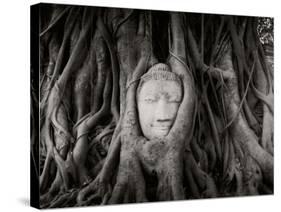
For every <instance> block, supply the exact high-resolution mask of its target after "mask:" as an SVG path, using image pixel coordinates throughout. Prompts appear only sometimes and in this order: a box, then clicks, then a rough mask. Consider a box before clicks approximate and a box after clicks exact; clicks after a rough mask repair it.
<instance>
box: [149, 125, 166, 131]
mask: <svg viewBox="0 0 281 212" xmlns="http://www.w3.org/2000/svg"><path fill="white" fill-rule="evenodd" d="M152 128H153V129H156V130H160V131H166V130H170V128H171V126H170V125H169V126H152Z"/></svg>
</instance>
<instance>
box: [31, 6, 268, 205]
mask: <svg viewBox="0 0 281 212" xmlns="http://www.w3.org/2000/svg"><path fill="white" fill-rule="evenodd" d="M30 30H31V38H32V41H31V44H30V45H31V66H30V68H31V90H30V91H31V94H30V95H31V121H30V122H31V123H30V124H31V156H30V157H31V158H30V160H31V173H32V175H31V177H32V182H33V183H32V184H31V205H32V206H34V207H37V208H62V207H81V206H97V205H113V204H127V203H146V202H161V201H178V200H194V199H210V198H224V197H241V196H258V195H272V194H274V171H273V169H274V131H273V129H274V18H273V17H264V16H239V15H227V14H225V15H223V14H211V13H195V12H181V11H163V10H148V9H134V8H116V7H98V6H81V5H80V6H78V5H70V4H45V3H42V4H38V5H34V6H31V26H30ZM38 111H39V112H38Z"/></svg>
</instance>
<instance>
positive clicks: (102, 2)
mask: <svg viewBox="0 0 281 212" xmlns="http://www.w3.org/2000/svg"><path fill="white" fill-rule="evenodd" d="M44 2H49V3H69V2H71V3H72V4H82V5H99V6H112V7H130V8H146V9H147V8H151V9H161V10H175V11H178V10H180V11H189V12H205V13H219V14H239V15H254V16H274V17H275V195H274V196H259V197H242V198H224V199H213V200H196V201H182V202H166V203H157V204H155V203H153V204H134V205H121V206H107V207H87V208H71V209H60V211H78V210H79V211H80V210H82V211H92V210H96V211H113V210H114V211H117V212H119V211H120V212H121V211H122V212H127V211H131V210H133V211H136V212H138V211H148V210H157V211H158V210H160V211H163V212H164V211H165V212H166V211H169V212H170V211H175V210H177V211H196V212H197V211H208V212H209V211H216V212H217V211H228V212H231V211H235V212H238V211H240V210H241V211H255V212H257V211H263V212H264V211H271V212H272V211H277V210H278V209H277V208H278V205H280V203H281V198H280V197H281V196H280V188H281V186H280V179H281V178H280V167H281V166H280V162H279V161H280V155H281V151H280V144H279V143H280V141H279V140H280V138H281V137H280V132H281V130H279V128H280V112H279V111H278V109H279V107H280V106H281V104H280V95H279V93H280V84H279V80H281V78H280V74H279V73H280V72H279V68H280V62H279V61H280V38H278V36H279V37H280V15H279V14H280V9H279V8H280V6H279V5H278V1H277V0H262V1H261V0H255V1H250V0H233V1H231V2H230V1H226V0H224V1H222V0H220V1H218V0H212V1H206V0H205V1H204V0H196V1H190V0H189V1H188V0H182V1H180V0H171V1H169V2H167V0H166V1H164V0H140V1H137V0H135V1H132V0H131V1H128V0H127V1H125V0H95V1H90V0H80V1H78V0H67V1H66V0H65V1H49V0H45V1H44ZM35 3H38V1H34V0H31V1H28V0H24V1H3V2H1V9H0V10H1V11H0V15H1V17H0V22H1V23H0V27H1V32H0V38H1V39H0V52H1V57H0V58H1V59H0V69H1V70H0V80H1V82H0V93H1V104H0V105H1V108H0V118H1V121H0V123H1V127H0V129H1V130H0V133H1V134H0V136H1V137H0V139H1V146H0V169H1V171H0V202H1V203H0V210H1V211H33V210H34V209H32V208H30V207H29V206H28V205H29V185H30V184H29V170H30V168H29V105H30V103H29V52H30V51H29V35H30V34H29V29H30V28H29V6H30V5H31V4H35Z"/></svg>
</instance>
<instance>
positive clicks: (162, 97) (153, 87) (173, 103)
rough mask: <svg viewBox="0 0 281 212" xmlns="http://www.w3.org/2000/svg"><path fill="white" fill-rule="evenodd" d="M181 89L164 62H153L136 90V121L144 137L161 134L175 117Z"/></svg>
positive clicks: (148, 137) (167, 131)
mask: <svg viewBox="0 0 281 212" xmlns="http://www.w3.org/2000/svg"><path fill="white" fill-rule="evenodd" d="M182 96H183V89H182V82H181V79H180V78H179V76H178V75H177V74H175V73H173V72H171V70H170V67H169V66H168V65H166V64H163V63H158V64H156V65H154V66H152V67H151V68H150V69H149V70H148V72H147V73H145V74H144V75H143V76H142V77H141V80H140V83H139V86H138V90H137V107H138V115H139V122H140V126H141V129H142V132H143V134H144V136H145V137H146V138H147V139H155V138H160V139H161V138H164V137H165V136H166V135H168V133H169V131H170V129H171V127H172V126H173V123H174V121H175V119H176V116H177V112H178V108H179V105H180V103H181V101H182Z"/></svg>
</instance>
